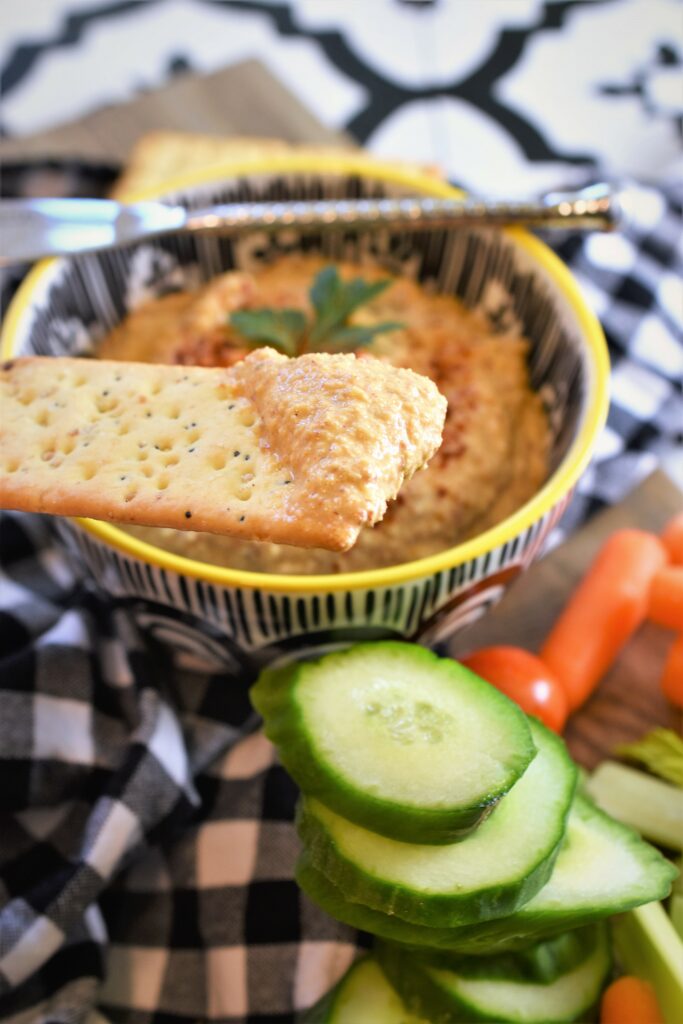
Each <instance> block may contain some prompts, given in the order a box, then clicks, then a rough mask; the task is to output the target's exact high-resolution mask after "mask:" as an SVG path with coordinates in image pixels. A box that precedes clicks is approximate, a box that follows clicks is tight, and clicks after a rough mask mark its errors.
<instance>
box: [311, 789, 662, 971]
mask: <svg viewBox="0 0 683 1024" xmlns="http://www.w3.org/2000/svg"><path fill="white" fill-rule="evenodd" d="M573 813H577V814H578V815H580V816H581V817H585V816H589V817H595V818H599V819H603V820H607V821H609V822H610V826H611V828H612V829H613V830H616V831H618V833H619V834H620V835H621V836H622V837H624V838H627V839H630V840H631V841H634V842H636V843H637V844H638V846H639V847H640V849H641V850H642V854H643V856H644V857H645V858H646V860H647V861H649V865H648V866H651V870H650V871H649V872H648V874H649V876H650V878H653V876H654V875H655V874H656V875H658V876H659V877H658V879H657V882H656V884H655V883H654V882H653V884H652V887H651V889H650V890H649V891H648V892H647V893H645V894H641V895H634V896H633V897H632V898H631V899H629V900H622V901H620V902H619V903H617V904H615V903H612V904H611V905H606V904H602V905H600V904H597V905H595V904H594V905H593V906H592V907H591V908H590V909H588V908H586V909H583V910H579V911H577V910H576V909H575V908H572V907H571V905H568V906H567V907H566V908H563V909H561V910H560V909H553V910H545V911H544V910H539V911H534V910H533V909H531V910H530V909H529V908H528V906H524V907H522V908H521V909H520V910H518V911H517V912H516V913H515V914H512V915H510V916H509V917H501V918H498V919H496V920H490V921H486V922H482V923H480V924H470V925H465V926H464V927H457V926H456V927H452V928H448V927H445V928H443V927H440V928H436V927H429V926H424V925H420V924H411V923H410V922H408V921H403V920H401V918H399V917H396V916H391V915H389V914H386V913H383V912H382V911H379V910H373V909H371V908H369V907H366V906H363V905H362V904H360V903H351V902H349V901H348V900H347V899H346V898H345V897H344V895H343V893H342V891H341V889H339V888H338V887H337V886H336V885H334V883H333V882H331V881H330V880H329V879H327V878H326V877H325V876H324V875H323V874H322V873H321V872H319V871H318V870H317V869H316V868H315V866H314V865H313V864H312V862H311V859H310V857H309V856H308V854H307V853H306V852H305V851H304V853H302V854H301V856H300V857H299V862H298V864H297V867H296V880H297V882H298V884H299V886H300V887H301V888H302V889H303V890H304V892H305V893H306V894H307V895H308V896H309V897H310V899H311V900H312V901H313V902H314V903H317V904H318V905H319V906H320V907H321V908H322V909H323V910H324V911H325V912H326V913H328V914H329V915H330V916H331V917H334V918H336V919H337V920H338V921H342V922H343V923H344V924H348V925H350V926H351V927H352V928H358V929H359V930H361V931H366V932H369V933H371V934H374V935H377V936H379V937H381V938H383V939H386V940H388V941H389V942H392V943H394V944H396V945H401V946H403V947H407V948H410V949H412V950H416V951H420V950H424V949H425V948H429V949H435V950H439V949H441V950H450V951H453V952H455V953H462V954H464V955H469V956H475V955H477V956H490V955H496V954H498V953H501V952H505V951H517V950H523V949H527V948H528V947H529V946H532V945H534V944H535V943H536V942H538V941H539V940H540V939H544V938H551V937H552V936H554V935H556V934H557V933H558V932H563V931H568V930H570V929H573V928H578V927H581V926H585V925H588V924H591V923H592V922H595V921H597V920H600V919H602V918H605V917H607V916H609V915H611V914H618V913H623V912H624V911H627V910H631V909H633V908H634V907H637V906H640V905H641V904H643V903H649V902H652V901H653V900H661V899H664V898H665V897H666V896H667V895H668V893H669V891H670V889H671V883H672V882H673V880H674V878H675V877H676V868H675V867H674V865H672V864H670V863H669V862H668V861H667V860H665V858H664V857H662V855H661V854H660V853H659V851H657V850H656V849H654V847H652V846H650V844H649V843H645V842H644V841H643V840H642V839H641V838H640V836H638V835H637V834H636V833H635V832H634V830H633V829H631V828H629V827H628V826H626V825H622V824H621V823H617V822H613V821H612V820H611V819H610V818H609V815H606V814H605V813H604V812H603V811H601V810H600V809H599V808H597V807H595V805H594V804H593V803H592V802H591V801H590V800H588V799H587V798H586V797H584V796H582V795H577V796H576V797H575V799H574V805H573ZM643 870H644V871H645V868H644V869H643Z"/></svg>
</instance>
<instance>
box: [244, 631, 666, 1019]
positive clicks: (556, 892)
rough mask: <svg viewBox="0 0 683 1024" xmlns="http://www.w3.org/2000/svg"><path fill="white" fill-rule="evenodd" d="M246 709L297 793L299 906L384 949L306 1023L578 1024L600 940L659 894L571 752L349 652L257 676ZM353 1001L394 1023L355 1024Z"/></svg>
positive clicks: (394, 658)
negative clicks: (605, 922)
mask: <svg viewBox="0 0 683 1024" xmlns="http://www.w3.org/2000/svg"><path fill="white" fill-rule="evenodd" d="M252 700H253V703H254V706H255V707H256V709H257V710H258V711H259V712H260V713H261V714H262V716H263V718H264V723H265V731H266V734H267V735H268V736H269V738H270V739H271V740H272V741H273V742H274V743H275V744H276V746H277V748H278V751H279V754H280V757H281V760H282V762H283V764H284V765H285V767H286V768H287V769H288V771H289V772H290V774H291V775H292V777H293V778H294V780H295V781H296V782H297V783H298V784H299V786H300V788H301V790H302V794H303V795H302V798H301V800H300V804H299V812H298V828H299V834H300V836H301V839H302V842H303V847H304V849H303V852H302V855H301V858H300V861H299V864H298V868H297V880H298V882H299V884H300V886H301V888H302V889H303V890H304V891H305V892H306V893H307V894H308V895H309V896H310V897H311V899H313V900H314V901H315V902H316V903H318V904H319V905H320V906H321V907H322V908H323V909H324V910H326V911H327V912H329V913H330V914H331V915H332V916H334V917H336V918H337V919H339V920H340V921H343V922H345V923H347V924H350V925H353V926H355V927H358V928H361V929H363V930H365V931H368V932H371V933H374V934H375V935H376V936H379V937H381V939H382V940H383V942H382V944H381V945H380V946H379V947H378V951H377V958H378V959H377V960H374V959H369V960H366V961H364V962H363V963H364V964H365V966H362V967H361V966H358V967H354V969H353V970H352V972H351V973H350V974H349V975H348V977H347V979H346V980H345V981H344V982H343V984H342V989H341V990H337V991H336V994H334V996H330V998H329V999H328V1000H326V1002H325V1004H324V1005H323V1006H322V1007H319V1008H318V1009H317V1010H316V1011H315V1012H316V1013H317V1016H314V1017H313V1018H311V1019H315V1020H320V1021H334V1022H335V1024H336V1022H341V1021H347V1020H348V1021H349V1022H350V1021H352V1020H353V1022H354V1024H365V1021H366V1020H367V1021H368V1022H369V1024H370V1022H371V1024H374V1022H375V1021H376V1022H377V1024H385V1022H386V1024H390V1022H392V1024H393V1022H396V1024H398V1022H399V1021H408V1020H415V1021H419V1020H420V1019H424V1020H427V1021H437V1020H438V1021H444V1022H447V1021H469V1020H490V1021H493V1020H495V1021H499V1022H503V1021H515V1022H524V1024H535V1022H538V1021H555V1020H557V1021H561V1020H574V1019H576V1018H577V1017H578V1016H580V1015H582V1014H584V1013H585V1012H586V1010H587V1008H588V1007H590V1005H591V1004H592V1003H593V1002H594V1001H595V999H596V998H597V996H598V994H599V992H600V988H601V986H602V984H603V982H604V979H605V977H606V974H607V972H608V970H609V962H610V961H609V949H608V943H607V938H606V932H605V930H604V928H603V926H602V925H597V924H594V923H592V922H598V921H600V920H601V919H603V918H605V917H606V916H608V915H610V914H613V913H617V912H619V911H622V910H626V909H628V908H630V907H634V906H637V905H638V904H641V903H646V902H649V901H651V900H655V899H661V898H662V897H663V896H664V895H666V893H667V891H668V889H669V887H670V884H671V881H672V879H673V876H674V875H675V869H674V868H673V867H672V865H670V864H669V863H668V862H667V861H666V860H665V859H664V858H663V857H661V856H660V854H659V853H658V852H657V851H656V850H655V849H654V848H652V847H651V846H649V845H648V844H647V843H644V842H643V841H642V840H641V839H640V838H639V837H638V836H637V835H636V833H635V832H632V831H631V830H630V829H628V828H626V827H625V826H623V825H620V824H618V823H617V822H615V821H613V820H612V819H611V818H609V817H608V816H607V815H605V814H604V813H602V812H601V811H599V810H597V808H595V807H594V805H593V804H591V803H590V802H589V801H588V800H587V799H586V798H585V797H583V796H581V795H577V794H576V793H575V788H576V781H577V769H576V766H575V765H574V763H573V762H572V760H571V759H570V757H569V755H568V754H567V751H566V749H565V747H564V744H563V743H562V741H561V740H560V739H558V737H557V736H555V735H554V734H553V733H551V732H549V731H548V730H547V729H546V728H545V727H544V726H543V725H541V724H540V722H538V721H536V720H535V719H531V718H527V716H525V715H524V713H523V712H522V711H521V710H520V708H519V707H518V706H517V705H516V704H514V703H513V702H511V701H510V700H508V698H507V697H505V696H504V695H503V694H501V693H500V692H499V691H497V690H496V689H494V688H493V687H492V686H490V685H489V684H488V683H486V682H484V681H483V680H482V679H479V678H478V677H477V676H475V675H474V674H473V673H471V672H470V671H468V670H467V669H465V668H464V667H463V666H461V665H459V664H457V663H456V662H453V661H451V660H449V659H442V658H438V657H437V656H436V655H434V654H433V653H432V652H431V651H428V650H426V649H424V648H421V647H418V646H416V645H412V644H406V643H396V642H379V643H367V644H359V645H357V646H355V647H352V648H349V649H348V650H346V651H343V652H340V653H335V654H330V655H327V656H325V657H323V658H321V659H320V660H318V661H314V662H304V663H299V664H297V665H294V666H290V667H287V668H285V669H280V670H269V671H266V672H264V673H263V674H262V675H261V677H260V678H259V680H258V681H257V683H256V685H255V686H254V688H253V689H252ZM577 928H582V931H580V932H576V933H574V934H573V935H572V933H571V930H572V929H577ZM567 933H569V934H567ZM380 965H381V966H380ZM544 971H545V974H543V972H544ZM387 978H388V979H389V980H390V981H391V983H392V985H393V989H392V987H391V986H390V985H388V983H387ZM362 979H366V981H363V980H362ZM368 979H369V980H368ZM372 979H374V980H372ZM364 989H368V991H367V992H366V997H367V999H371V998H372V999H374V1000H375V1001H376V1004H377V1006H378V1007H379V1006H384V1004H385V1003H386V1007H387V1008H386V1010H384V1009H383V1010H382V1012H381V1013H380V1012H379V1010H376V1015H375V1016H374V1017H372V1018H370V1017H367V1016H363V1015H360V1016H359V1015H356V1016H355V1017H353V1016H349V1013H353V1012H354V1010H353V1000H354V999H355V998H356V995H357V994H358V991H361V994H362V990H364ZM385 989H388V995H387V993H386V992H384V990H385ZM370 990H372V991H370ZM349 992H351V995H349ZM382 992H384V995H382ZM396 992H398V994H399V995H400V997H401V998H402V999H403V1000H404V1001H405V1004H406V1006H407V1007H408V1008H409V1010H410V1012H411V1013H416V1014H417V1017H415V1018H412V1017H409V1016H407V1013H408V1010H406V1008H405V1006H402V1003H401V1002H400V1000H399V998H398V996H397V995H396ZM353 993H356V995H353ZM349 1000H351V1003H349ZM397 1000H398V1002H397ZM373 1005H375V1004H374V1003H373ZM349 1006H351V1009H350V1010H349ZM392 1006H393V1007H394V1009H392ZM396 1006H398V1007H399V1012H398V1015H397V1013H396V1010H395V1007H396Z"/></svg>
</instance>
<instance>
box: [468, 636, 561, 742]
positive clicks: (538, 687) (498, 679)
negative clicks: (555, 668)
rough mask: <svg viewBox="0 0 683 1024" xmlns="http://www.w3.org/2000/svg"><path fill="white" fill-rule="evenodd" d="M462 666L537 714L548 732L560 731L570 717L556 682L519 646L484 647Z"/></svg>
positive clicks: (551, 674) (537, 660)
mask: <svg viewBox="0 0 683 1024" xmlns="http://www.w3.org/2000/svg"><path fill="white" fill-rule="evenodd" d="M460 661H461V662H462V664H463V665H465V666H466V667H467V668H469V669H470V670H471V671H472V672H475V673H476V674H477V675H478V676H481V678H482V679H485V680H486V681H487V682H489V683H491V684H492V685H493V686H495V687H496V689H498V690H501V691H502V692H503V693H504V694H505V695H506V696H507V697H509V698H510V699H511V700H514V701H516V703H517V704H519V706H520V707H521V709H522V711H526V712H527V714H529V715H536V717H537V718H540V719H541V721H542V722H544V723H545V725H547V726H548V728H549V729H553V730H554V731H555V732H561V731H562V728H563V726H564V723H565V722H566V720H567V715H568V714H569V705H568V703H567V697H566V695H565V692H564V690H563V689H562V686H561V684H560V682H559V680H558V679H557V678H556V677H555V676H554V675H553V673H552V672H551V671H550V669H549V668H546V666H545V665H544V664H543V662H542V661H541V659H540V658H537V657H536V655H535V654H530V653H529V651H524V650H522V648H521V647H483V648H482V649H481V650H480V651H474V652H473V653H472V654H470V655H468V656H467V657H466V658H461V659H460Z"/></svg>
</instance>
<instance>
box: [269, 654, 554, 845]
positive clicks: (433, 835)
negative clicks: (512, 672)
mask: <svg viewBox="0 0 683 1024" xmlns="http://www.w3.org/2000/svg"><path fill="white" fill-rule="evenodd" d="M365 647H371V648H372V649H373V650H377V649H378V648H380V647H381V648H382V649H384V650H386V651H388V652H392V653H395V652H399V653H402V654H405V653H406V652H407V651H409V652H410V657H411V658H419V659H420V660H421V661H423V662H424V663H425V665H430V666H433V665H435V664H439V665H441V666H442V667H443V666H444V665H450V664H453V665H455V664H456V663H455V662H451V661H450V659H447V658H440V657H439V656H438V655H436V654H434V652H433V651H430V650H428V649H427V648H426V647H419V646H418V645H417V644H408V643H402V642H400V641H397V640H382V641H369V642H367V643H361V644H354V645H353V647H351V648H349V649H348V653H350V654H355V653H356V652H357V651H358V650H359V649H362V648H365ZM345 653H347V652H338V651H337V652H334V654H333V655H324V656H323V658H318V659H316V660H315V661H306V662H298V663H295V664H293V665H288V666H286V667H285V668H283V669H266V670H265V671H264V672H262V673H261V675H260V676H259V677H258V679H257V680H256V682H255V683H254V685H253V687H252V689H251V692H250V697H251V701H252V704H253V705H254V707H255V708H256V710H257V711H258V712H259V714H260V715H261V717H262V718H263V720H264V732H265V734H266V736H267V737H268V739H269V740H270V741H271V742H272V743H273V744H274V745H275V746H276V747H277V749H278V754H279V757H280V760H281V761H282V764H283V765H284V767H285V768H286V769H287V771H288V772H289V774H290V775H291V776H292V778H293V779H294V781H295V782H296V783H297V785H298V786H299V788H300V789H301V790H303V792H304V793H307V794H309V795H310V796H314V797H316V799H318V800H320V802H321V803H322V804H325V805H326V806H327V807H329V808H330V810H333V811H335V812H336V813H337V814H339V815H341V816H342V817H344V818H347V819H348V820H349V821H352V822H354V823H355V824H357V825H361V826H363V828H367V829H370V830H371V831H373V832H377V833H378V834H379V835H383V836H386V837H387V838H389V839H398V840H400V841H403V842H407V843H423V844H425V845H446V844H448V843H457V842H458V841H459V840H460V839H464V838H465V837H466V836H468V835H469V834H470V833H471V832H472V831H473V830H474V829H475V828H476V827H477V825H479V824H481V822H482V820H483V819H484V817H485V816H486V815H487V814H488V813H489V812H490V811H491V810H492V809H493V808H494V807H495V805H496V803H497V802H498V800H500V798H501V797H502V796H504V795H505V793H507V792H508V791H509V790H510V789H511V788H512V786H514V784H515V782H517V781H518V779H520V778H521V777H522V775H523V774H524V772H525V770H526V769H527V767H528V766H529V764H531V761H532V760H533V758H534V757H535V756H536V748H535V747H534V744H533V741H532V739H531V733H529V735H528V743H527V746H526V748H525V750H524V752H523V753H522V754H521V755H520V757H519V758H518V762H517V764H515V765H514V766H513V767H511V769H510V772H509V777H508V779H507V780H506V783H505V785H504V786H503V787H501V788H500V789H496V790H495V792H492V793H488V794H487V795H485V796H484V797H482V799H480V800H479V801H478V802H476V803H474V804H471V805H470V806H468V807H465V808H452V807H451V808H444V807H432V808H430V807H415V808H412V809H410V808H406V807H405V805H401V804H396V803H394V802H393V801H391V800H385V799H383V798H382V797H379V796H372V795H371V794H369V793H363V795H362V797H361V799H360V802H359V797H358V792H357V790H356V789H355V788H354V787H353V786H351V785H349V784H348V783H347V782H346V780H345V779H344V778H343V777H342V776H341V775H339V774H338V773H337V772H335V771H333V770H332V769H331V768H330V766H329V765H326V764H324V763H321V762H320V761H318V760H317V759H316V755H315V753H314V752H313V749H312V747H311V744H310V742H309V739H308V735H307V729H306V728H305V727H304V722H303V716H302V714H301V710H300V708H299V705H298V704H297V702H296V700H295V697H294V689H295V687H296V684H297V681H298V678H299V675H300V672H301V670H302V668H303V667H304V666H310V665H316V664H319V663H320V662H321V661H324V660H325V658H327V657H337V658H338V657H343V655H344V654H345ZM448 671H450V669H448ZM456 671H457V673H458V674H459V675H462V674H467V675H468V676H472V677H474V678H476V679H479V677H478V676H474V673H472V672H469V670H468V669H466V668H465V667H464V666H462V665H458V667H457V670H456ZM480 682H481V683H482V684H483V685H484V686H486V687H489V685H490V684H488V683H485V681H484V680H480ZM495 694H496V696H495V699H496V700H497V701H498V703H501V701H505V702H506V704H508V705H509V709H510V714H511V715H513V716H515V717H517V718H518V720H519V721H520V722H521V721H522V719H523V718H524V714H523V712H522V711H521V710H520V708H518V707H517V705H516V704H514V702H513V701H511V700H509V698H507V697H505V695H504V694H502V693H499V692H498V691H495ZM491 696H493V695H491Z"/></svg>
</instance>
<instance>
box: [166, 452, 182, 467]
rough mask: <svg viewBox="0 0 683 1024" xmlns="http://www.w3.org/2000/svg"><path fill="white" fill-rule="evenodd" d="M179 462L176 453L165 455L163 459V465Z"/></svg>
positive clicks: (172, 464)
mask: <svg viewBox="0 0 683 1024" xmlns="http://www.w3.org/2000/svg"><path fill="white" fill-rule="evenodd" d="M179 462H180V457H179V456H178V455H167V456H166V458H165V459H163V464H164V466H177V465H178V463H179Z"/></svg>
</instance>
